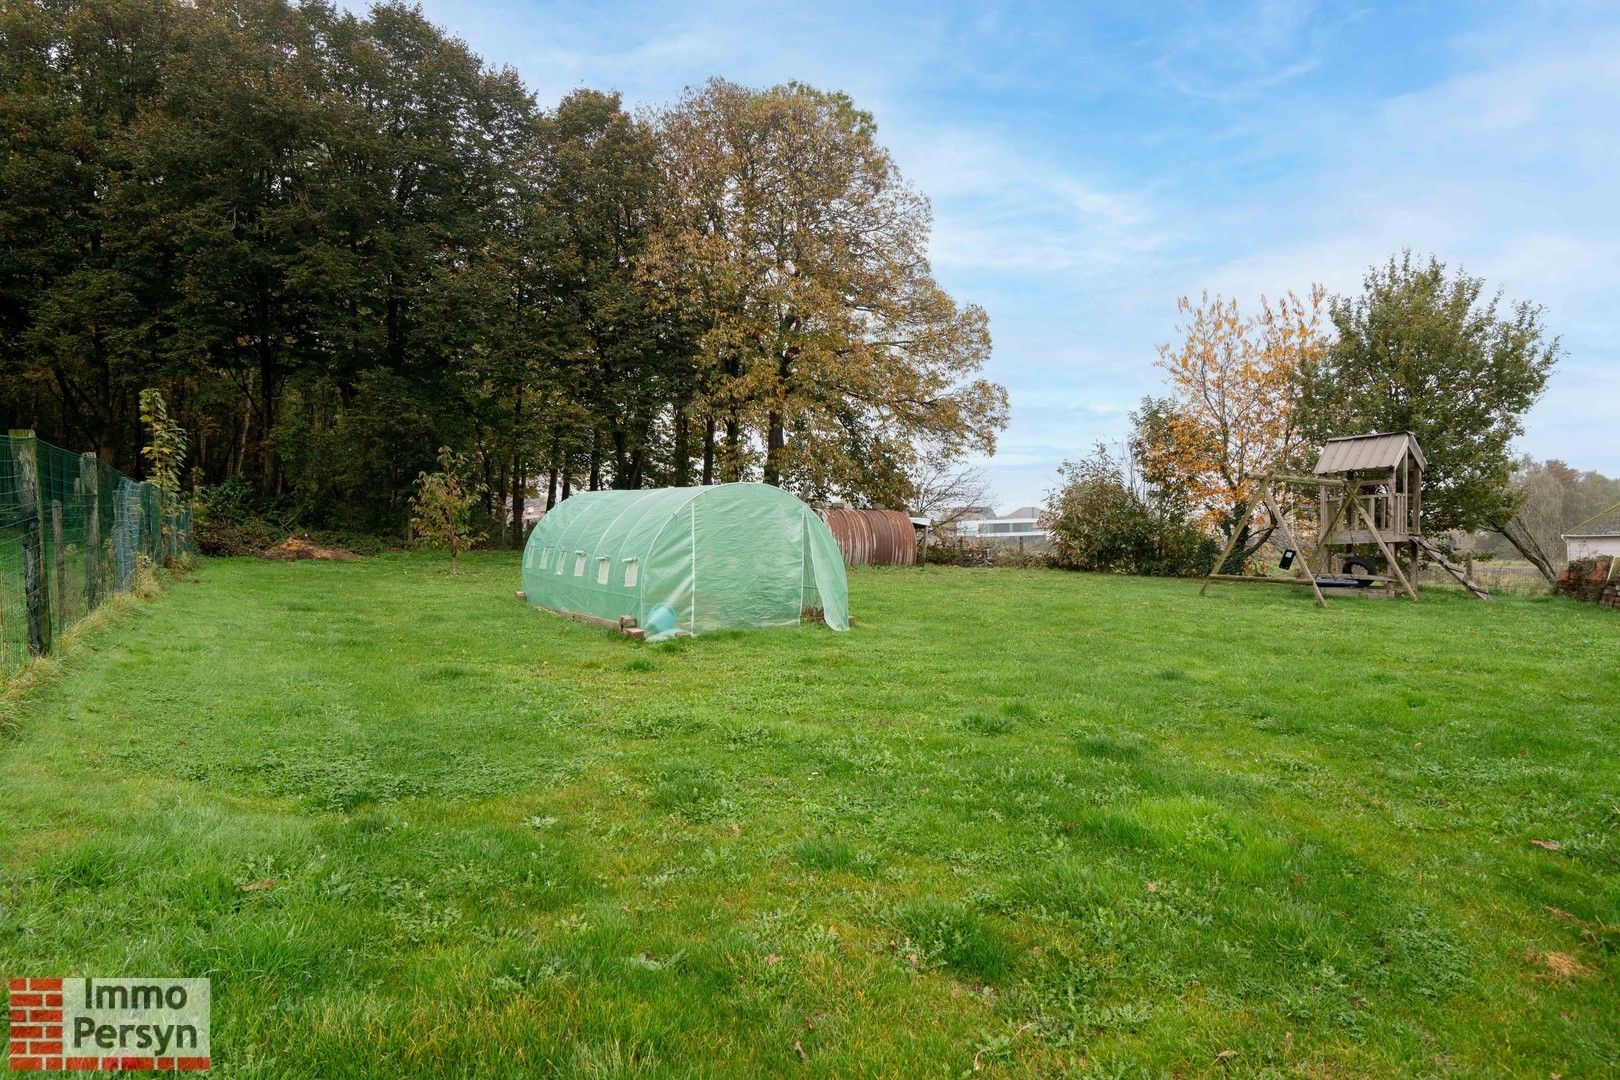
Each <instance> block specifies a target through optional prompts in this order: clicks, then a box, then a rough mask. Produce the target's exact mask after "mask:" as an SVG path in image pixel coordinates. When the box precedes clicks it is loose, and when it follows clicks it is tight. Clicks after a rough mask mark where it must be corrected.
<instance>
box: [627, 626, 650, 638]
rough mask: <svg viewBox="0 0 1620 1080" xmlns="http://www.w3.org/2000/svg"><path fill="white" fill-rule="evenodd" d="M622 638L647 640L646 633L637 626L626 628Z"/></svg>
mask: <svg viewBox="0 0 1620 1080" xmlns="http://www.w3.org/2000/svg"><path fill="white" fill-rule="evenodd" d="M624 636H625V637H627V638H633V639H635V640H636V641H645V640H646V639H647V631H645V630H643V629H641V628H640V627H639V626H627V627H625V630H624Z"/></svg>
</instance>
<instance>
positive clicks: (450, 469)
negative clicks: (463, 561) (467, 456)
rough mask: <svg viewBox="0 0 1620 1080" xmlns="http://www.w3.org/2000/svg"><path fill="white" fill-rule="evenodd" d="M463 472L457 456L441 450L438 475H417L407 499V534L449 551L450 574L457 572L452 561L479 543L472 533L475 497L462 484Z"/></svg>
mask: <svg viewBox="0 0 1620 1080" xmlns="http://www.w3.org/2000/svg"><path fill="white" fill-rule="evenodd" d="M465 472H466V462H465V461H464V460H463V459H462V457H461V455H460V454H457V453H454V452H453V451H451V449H450V448H449V447H448V446H441V447H439V468H438V471H437V472H431V473H429V472H424V473H420V474H418V475H417V478H416V494H415V496H413V497H412V498H411V534H412V535H413V536H414V537H415V538H416V540H417V541H418V542H419V543H423V544H426V545H428V546H429V547H438V548H449V549H450V572H451V573H452V574H454V573H458V572H459V569H458V567H457V563H456V560H457V559H458V558H459V557H460V555H461V553H462V552H463V551H466V550H467V549H468V548H470V547H471V546H472V545H473V544H475V543H477V542H478V541H479V540H481V539H483V534H481V533H475V532H473V531H472V524H471V521H472V509H473V506H474V505H475V504H476V503H477V502H478V493H477V492H476V491H474V490H473V489H472V488H470V487H469V486H468V485H467V484H465V483H463V482H462V480H461V476H462V475H463V474H464V473H465Z"/></svg>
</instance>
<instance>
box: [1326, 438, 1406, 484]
mask: <svg viewBox="0 0 1620 1080" xmlns="http://www.w3.org/2000/svg"><path fill="white" fill-rule="evenodd" d="M1408 449H1410V450H1411V451H1412V455H1413V456H1414V457H1416V458H1417V463H1418V465H1420V466H1421V467H1423V468H1425V469H1427V468H1428V467H1429V461H1428V459H1427V458H1425V457H1424V456H1423V450H1422V448H1421V447H1419V446H1418V441H1417V439H1416V438H1415V437H1413V435H1412V433H1411V432H1410V431H1380V432H1377V433H1375V434H1372V435H1347V436H1345V437H1344V438H1342V439H1329V440H1328V441H1327V442H1325V443H1323V444H1322V456H1321V457H1319V458H1317V459H1316V475H1317V476H1322V475H1324V474H1326V473H1339V472H1349V471H1351V470H1352V469H1393V468H1394V467H1395V466H1396V465H1398V464H1400V460H1401V457H1402V455H1404V454H1405V453H1406V452H1407V450H1408Z"/></svg>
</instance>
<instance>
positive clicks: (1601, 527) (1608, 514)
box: [1564, 503, 1620, 536]
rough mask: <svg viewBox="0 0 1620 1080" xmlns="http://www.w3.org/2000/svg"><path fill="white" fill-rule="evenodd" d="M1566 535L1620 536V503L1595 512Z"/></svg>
mask: <svg viewBox="0 0 1620 1080" xmlns="http://www.w3.org/2000/svg"><path fill="white" fill-rule="evenodd" d="M1564 535H1565V536H1620V503H1615V504H1614V505H1613V506H1611V507H1609V508H1608V509H1607V510H1604V511H1601V512H1600V513H1596V514H1593V515H1592V516H1591V517H1589V518H1587V519H1586V520H1585V521H1583V522H1581V523H1580V524H1579V525H1577V526H1575V527H1574V528H1573V529H1571V530H1569V532H1567V533H1565V534H1564Z"/></svg>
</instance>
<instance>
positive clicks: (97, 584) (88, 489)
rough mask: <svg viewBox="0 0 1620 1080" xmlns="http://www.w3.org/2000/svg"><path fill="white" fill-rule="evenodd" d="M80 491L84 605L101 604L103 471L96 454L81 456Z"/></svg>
mask: <svg viewBox="0 0 1620 1080" xmlns="http://www.w3.org/2000/svg"><path fill="white" fill-rule="evenodd" d="M79 488H80V489H81V491H82V493H83V496H84V500H85V502H84V602H85V610H86V611H94V610H95V609H96V605H98V604H100V603H101V468H100V466H99V463H98V462H97V461H96V455H94V454H80V455H79Z"/></svg>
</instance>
